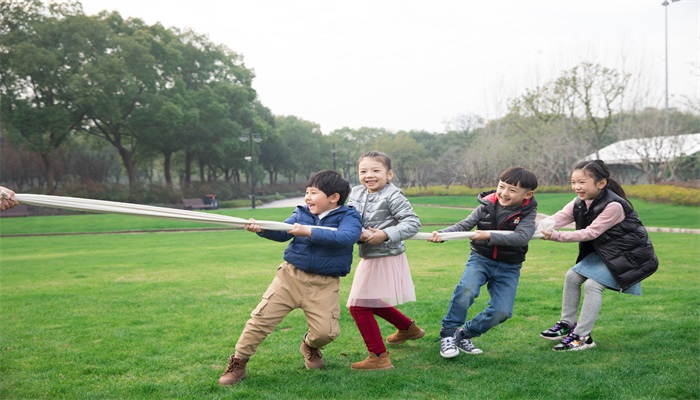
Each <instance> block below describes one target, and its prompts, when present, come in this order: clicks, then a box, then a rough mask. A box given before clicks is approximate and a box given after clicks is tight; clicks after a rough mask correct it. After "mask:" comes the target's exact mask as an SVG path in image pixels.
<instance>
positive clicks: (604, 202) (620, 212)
mask: <svg viewBox="0 0 700 400" xmlns="http://www.w3.org/2000/svg"><path fill="white" fill-rule="evenodd" d="M571 188H572V189H573V190H574V192H576V195H577V197H576V198H575V199H574V200H572V201H571V202H570V203H569V204H567V205H566V206H564V208H563V209H562V210H561V211H559V212H557V213H556V214H554V215H553V216H552V217H551V218H552V219H554V229H556V228H559V227H562V226H566V225H568V224H570V223H572V222H575V224H576V230H575V231H573V232H558V231H556V230H554V231H551V232H543V234H544V237H543V239H545V240H554V241H558V242H579V254H578V258H577V259H576V265H574V266H573V267H572V268H571V269H570V270H569V271H568V272H567V273H566V279H565V281H564V294H563V300H562V312H561V319H560V321H559V322H557V323H556V324H554V326H553V327H551V328H549V329H547V330H545V331H543V332H542V333H540V336H541V337H543V338H544V339H549V340H559V339H563V340H562V342H561V343H560V344H558V345H556V346H554V350H584V349H587V348H591V347H594V346H595V345H596V344H595V342H593V338H592V337H591V331H592V330H593V324H594V323H595V320H596V318H597V317H598V313H599V311H600V308H601V304H602V297H603V291H604V290H605V289H606V288H608V289H612V290H617V291H620V292H622V293H628V294H634V295H638V296H641V294H642V291H641V283H640V282H641V281H642V280H643V279H645V278H647V277H648V276H649V275H651V274H653V273H654V272H655V271H656V269H657V268H658V266H659V260H658V259H657V258H656V254H655V253H654V247H653V246H652V244H651V241H650V240H649V236H648V235H647V231H646V228H644V225H642V221H640V220H639V217H638V216H637V213H636V212H635V211H634V209H633V208H632V204H630V202H629V201H627V198H626V197H625V192H624V190H623V189H622V187H621V186H620V184H619V183H618V182H617V181H615V180H614V179H611V178H610V172H609V171H608V168H607V166H606V165H605V163H604V162H603V161H601V160H595V161H584V162H581V163H579V164H577V165H576V166H574V169H573V171H572V173H571ZM581 286H583V288H584V299H583V304H582V305H581V310H580V314H579V318H578V321H577V320H576V314H577V312H578V311H579V310H578V309H579V303H580V301H581Z"/></svg>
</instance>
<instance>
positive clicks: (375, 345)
mask: <svg viewBox="0 0 700 400" xmlns="http://www.w3.org/2000/svg"><path fill="white" fill-rule="evenodd" d="M350 315H352V318H353V319H354V320H355V325H357V329H358V330H359V331H360V335H362V339H364V341H365V344H366V345H367V350H368V351H369V352H370V353H374V354H382V353H384V352H385V351H386V346H384V338H382V333H381V332H380V331H379V324H377V320H376V319H375V318H374V316H375V315H376V316H378V317H381V318H383V319H385V320H386V321H387V322H389V323H390V324H392V325H394V326H395V327H396V329H400V330H402V331H405V330H406V329H408V328H409V327H410V326H411V322H412V321H411V319H410V318H408V317H407V316H405V315H404V314H403V313H402V312H401V311H399V310H397V309H396V307H391V306H389V307H380V308H370V307H357V306H351V307H350Z"/></svg>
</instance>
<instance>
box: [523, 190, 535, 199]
mask: <svg viewBox="0 0 700 400" xmlns="http://www.w3.org/2000/svg"><path fill="white" fill-rule="evenodd" d="M534 195H535V191H534V190H528V191H527V193H525V198H526V199H530V198H532V196H534Z"/></svg>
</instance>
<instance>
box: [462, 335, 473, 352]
mask: <svg viewBox="0 0 700 400" xmlns="http://www.w3.org/2000/svg"><path fill="white" fill-rule="evenodd" d="M459 344H460V345H461V347H462V348H464V349H465V350H467V351H472V350H474V349H476V346H474V343H472V341H471V340H469V339H467V338H462V339H460V341H459Z"/></svg>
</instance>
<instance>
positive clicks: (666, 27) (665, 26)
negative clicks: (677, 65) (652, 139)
mask: <svg viewBox="0 0 700 400" xmlns="http://www.w3.org/2000/svg"><path fill="white" fill-rule="evenodd" d="M677 1H681V0H671V3H675V2H677ZM671 3H669V2H668V0H664V2H663V3H661V5H662V6H664V14H665V15H664V30H665V39H666V57H665V61H666V122H665V123H664V133H668V122H669V121H668V119H669V117H668V5H669V4H671Z"/></svg>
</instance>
